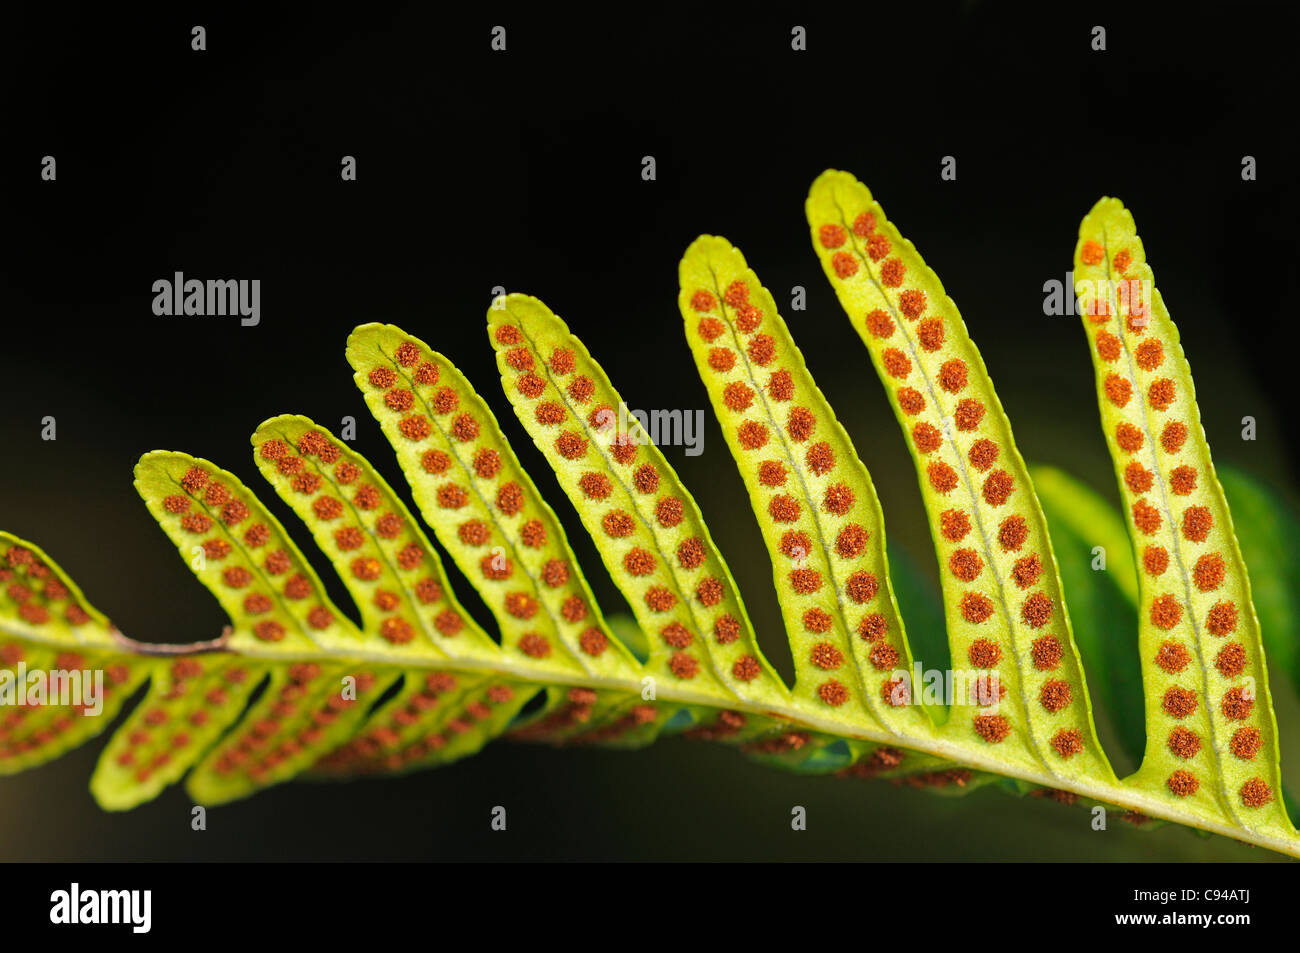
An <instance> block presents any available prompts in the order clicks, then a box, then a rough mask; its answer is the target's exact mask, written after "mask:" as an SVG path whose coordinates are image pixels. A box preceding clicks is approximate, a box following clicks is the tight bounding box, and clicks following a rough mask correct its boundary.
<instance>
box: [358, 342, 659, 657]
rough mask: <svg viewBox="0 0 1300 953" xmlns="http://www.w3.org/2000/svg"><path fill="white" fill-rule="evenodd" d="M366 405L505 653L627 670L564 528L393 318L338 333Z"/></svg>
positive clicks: (436, 357)
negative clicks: (343, 335) (495, 627)
mask: <svg viewBox="0 0 1300 953" xmlns="http://www.w3.org/2000/svg"><path fill="white" fill-rule="evenodd" d="M347 355H348V361H349V362H350V363H351V364H352V367H353V369H354V370H355V372H356V373H355V375H354V379H355V380H356V383H357V386H358V387H359V388H360V389H361V391H362V393H363V394H364V395H365V399H366V404H367V406H368V407H369V408H370V410H371V412H372V413H373V414H374V415H375V417H376V419H377V420H378V421H379V423H380V425H381V426H382V427H383V430H384V434H385V436H387V437H388V440H389V442H390V443H391V444H392V445H393V449H394V450H395V451H396V452H397V460H398V463H399V464H400V466H401V467H402V472H403V473H404V474H405V476H406V479H407V481H408V482H409V483H410V485H411V490H412V493H413V495H414V497H415V502H416V505H417V506H418V507H419V509H420V513H421V515H422V516H423V517H424V519H425V522H427V523H428V524H429V526H430V527H431V528H432V529H433V531H434V533H435V534H436V535H437V537H438V541H439V542H440V543H442V545H443V547H444V548H446V550H447V551H448V552H449V553H450V554H451V556H452V558H453V559H454V560H455V561H456V564H457V566H459V567H460V570H461V572H462V573H464V574H465V576H466V578H468V579H469V580H470V582H471V583H472V584H473V585H474V586H475V588H476V589H477V590H478V591H479V593H480V595H482V597H483V599H484V602H486V603H487V605H488V608H489V609H491V610H492V613H493V615H494V616H495V617H496V619H497V622H498V624H499V626H500V628H501V633H502V643H501V644H502V650H503V651H504V652H505V653H506V655H507V656H508V657H513V658H516V659H519V660H521V661H524V662H527V663H528V666H529V668H530V669H532V670H541V669H551V670H554V671H557V672H564V673H565V674H566V675H568V676H570V678H575V677H577V676H580V675H588V676H596V677H598V678H605V679H611V680H614V679H635V678H636V677H637V676H638V674H639V672H640V666H639V664H638V663H637V662H636V660H635V659H634V658H633V657H632V655H631V653H630V652H628V651H627V649H626V648H625V647H624V646H623V645H622V643H620V642H619V641H618V639H617V638H615V637H614V634H613V632H612V631H611V630H610V629H609V627H608V626H607V625H606V624H605V621H604V618H603V617H602V615H601V612H600V608H599V607H598V606H597V605H596V601H595V599H594V598H593V597H592V594H591V589H590V587H589V586H588V585H587V581H586V579H585V578H584V577H583V576H582V573H581V571H580V569H579V568H578V564H577V560H576V559H575V558H574V555H573V551H572V549H571V548H570V547H569V543H568V539H567V537H566V536H565V534H564V528H563V527H562V526H561V525H560V522H559V520H558V519H556V517H555V513H554V511H553V510H552V509H551V508H550V506H548V505H547V503H546V502H545V501H544V500H543V499H542V497H541V495H540V494H539V493H538V492H537V488H536V486H534V485H533V481H532V479H531V478H530V477H529V476H528V474H527V473H525V472H524V469H523V467H522V466H520V464H519V460H518V458H517V457H516V456H515V453H514V451H513V450H512V449H511V448H510V445H509V443H508V442H507V441H506V438H505V436H504V435H503V434H502V433H501V428H500V427H499V426H498V424H497V421H496V417H495V416H494V415H493V414H492V411H491V409H489V407H488V406H487V404H486V403H485V402H484V401H483V399H482V398H481V397H480V396H479V395H478V393H477V392H476V391H475V390H474V388H473V387H472V386H471V385H470V383H469V381H467V380H466V379H465V377H464V375H462V374H461V373H460V371H459V370H457V369H456V367H455V365H453V364H452V363H451V362H450V361H448V360H447V359H446V358H445V357H443V356H442V355H441V354H438V353H437V352H435V351H433V350H432V349H431V348H430V347H429V346H428V345H427V344H425V343H424V342H423V341H420V340H418V339H417V338H414V337H412V336H411V335H409V334H407V333H406V332H405V331H403V330H401V329H400V328H396V327H393V326H392V325H379V324H367V325H362V326H361V327H358V328H357V329H356V330H354V331H353V332H352V335H351V336H350V337H349V338H348V349H347Z"/></svg>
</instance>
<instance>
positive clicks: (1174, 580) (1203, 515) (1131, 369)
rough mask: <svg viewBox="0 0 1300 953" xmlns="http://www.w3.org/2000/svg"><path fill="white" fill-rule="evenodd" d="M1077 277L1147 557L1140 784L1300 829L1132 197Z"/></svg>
mask: <svg viewBox="0 0 1300 953" xmlns="http://www.w3.org/2000/svg"><path fill="white" fill-rule="evenodd" d="M1075 280H1076V290H1077V291H1078V293H1079V300H1080V313H1081V315H1082V320H1083V324H1084V327H1085V328H1086V330H1087V334H1088V339H1089V343H1090V345H1091V347H1090V351H1091V353H1092V357H1093V364H1094V367H1095V370H1096V380H1097V393H1098V403H1099V405H1100V408H1101V419H1102V429H1103V431H1104V433H1105V436H1106V442H1107V446H1108V447H1109V449H1110V452H1111V457H1112V459H1113V460H1114V463H1115V472H1116V475H1117V476H1118V478H1119V487H1120V494H1121V496H1122V498H1123V500H1124V507H1125V510H1126V511H1127V518H1128V522H1129V527H1130V534H1131V536H1132V538H1133V543H1134V547H1135V548H1136V549H1137V550H1138V551H1139V553H1138V563H1139V565H1140V567H1141V572H1140V573H1139V590H1140V593H1141V601H1140V607H1139V628H1138V644H1139V648H1140V651H1141V657H1142V675H1143V681H1144V684H1145V688H1146V692H1145V694H1146V715H1147V719H1146V721H1147V748H1146V756H1145V758H1144V759H1143V762H1142V767H1141V768H1140V769H1139V771H1138V773H1137V775H1135V776H1134V777H1133V778H1132V779H1131V783H1132V784H1135V785H1141V786H1143V787H1145V788H1146V789H1148V790H1150V791H1153V792H1155V793H1156V795H1157V796H1159V797H1160V798H1162V799H1164V800H1166V801H1168V802H1169V803H1176V804H1178V805H1179V808H1180V809H1181V810H1185V811H1188V812H1192V813H1195V814H1197V815H1199V816H1200V817H1202V818H1204V819H1205V820H1207V821H1212V822H1217V823H1225V824H1229V825H1232V826H1234V827H1244V828H1247V829H1250V830H1255V831H1260V832H1265V833H1268V834H1271V835H1274V836H1290V835H1292V834H1293V833H1294V828H1293V827H1292V825H1291V822H1290V819H1289V818H1288V817H1287V816H1286V811H1285V809H1284V808H1283V806H1282V802H1281V798H1280V797H1279V796H1278V793H1277V792H1279V791H1280V790H1281V774H1280V769H1279V759H1278V749H1277V724H1276V721H1275V718H1274V715H1273V705H1272V701H1271V699H1270V697H1269V686H1268V673H1267V669H1266V667H1265V662H1264V650H1263V645H1262V642H1261V640H1260V634H1259V623H1258V621H1257V619H1256V617H1255V609H1254V606H1253V604H1252V601H1251V594H1250V582H1249V580H1248V579H1247V577H1246V568H1245V564H1244V562H1243V561H1242V558H1241V553H1240V550H1239V547H1238V544H1237V539H1236V536H1235V534H1234V533H1233V528H1232V517H1231V515H1230V513H1229V511H1228V506H1227V503H1226V502H1225V500H1224V497H1223V490H1222V488H1221V487H1220V485H1219V481H1218V478H1217V477H1216V476H1215V473H1214V464H1213V462H1212V461H1211V459H1210V451H1209V447H1208V445H1207V444H1206V441H1205V432H1204V429H1203V428H1202V426H1201V419H1200V410H1199V408H1198V407H1197V405H1196V394H1195V389H1194V387H1193V384H1192V376H1191V371H1190V369H1189V368H1188V365H1187V360H1186V358H1185V357H1184V356H1183V350H1182V346H1181V345H1180V343H1179V339H1178V332H1177V329H1176V328H1175V327H1174V324H1173V322H1172V321H1171V320H1170V317H1169V313H1168V311H1167V310H1166V308H1165V304H1164V301H1163V299H1162V298H1161V295H1160V292H1159V291H1158V290H1156V289H1155V280H1154V276H1153V274H1152V271H1151V268H1150V266H1148V264H1147V261H1146V254H1145V251H1144V250H1143V247H1142V241H1141V239H1140V238H1138V235H1137V229H1136V226H1135V225H1134V223H1133V217H1132V215H1130V214H1129V212H1128V210H1127V209H1125V208H1124V206H1123V205H1122V204H1121V203H1120V202H1119V201H1118V200H1116V199H1110V198H1104V199H1102V200H1100V201H1099V202H1098V203H1097V204H1096V205H1095V206H1094V207H1093V208H1092V210H1091V211H1090V212H1089V213H1088V215H1087V216H1086V217H1085V218H1084V220H1083V223H1082V225H1081V226H1080V228H1079V241H1078V244H1077V246H1076V248H1075Z"/></svg>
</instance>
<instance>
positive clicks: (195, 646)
mask: <svg viewBox="0 0 1300 953" xmlns="http://www.w3.org/2000/svg"><path fill="white" fill-rule="evenodd" d="M234 631H235V630H234V629H232V628H231V627H230V626H226V627H225V628H223V629H222V630H221V634H220V635H219V636H217V637H216V638H215V639H209V640H208V641H206V642H188V643H186V644H184V645H172V644H164V643H157V642H137V641H136V640H135V639H133V638H131V637H129V636H126V635H123V634H122V633H121V632H119V631H118V630H117V629H113V630H112V633H111V634H112V636H113V641H114V642H116V643H117V644H118V645H120V646H121V647H122V648H123V649H125V650H126V651H128V652H130V653H132V654H133V655H199V654H201V653H204V652H226V651H229V650H228V649H227V648H226V643H228V642H229V641H230V637H231V635H233V634H234Z"/></svg>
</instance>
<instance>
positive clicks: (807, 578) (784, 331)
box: [678, 236, 931, 757]
mask: <svg viewBox="0 0 1300 953" xmlns="http://www.w3.org/2000/svg"><path fill="white" fill-rule="evenodd" d="M678 273H679V284H680V294H679V301H678V304H679V306H680V308H681V312H682V316H683V318H684V319H685V321H686V338H687V341H688V343H689V344H690V347H691V352H692V354H693V355H694V357H695V364H696V367H697V369H698V370H699V373H700V377H701V379H703V381H704V383H705V386H706V388H707V390H708V393H709V399H710V400H711V401H712V403H713V409H714V412H715V413H716V414H717V416H718V419H719V420H720V421H721V423H722V430H723V434H724V435H725V436H726V439H727V445H728V447H730V449H731V453H732V456H733V457H735V459H736V463H737V465H738V466H739V468H740V472H741V475H742V477H743V478H744V481H745V486H746V489H747V490H748V491H749V498H750V504H751V505H752V507H753V509H754V515H755V517H756V518H757V520H758V522H759V525H760V527H761V528H762V531H763V539H764V541H765V542H766V543H767V548H768V552H769V554H770V556H771V559H772V574H773V582H774V584H775V587H776V592H777V598H778V599H779V601H780V604H781V611H782V617H783V619H784V620H785V627H786V632H787V634H788V637H789V639H790V646H791V651H792V653H793V656H794V663H795V673H796V678H795V686H794V695H795V698H796V700H797V701H798V702H799V703H800V704H801V705H803V706H804V707H806V708H808V709H809V710H810V711H812V712H815V713H816V715H817V716H818V717H819V718H820V719H822V720H824V721H828V722H834V721H842V722H845V723H846V724H849V725H853V724H858V725H860V724H863V722H864V720H865V722H866V723H867V724H870V725H873V726H883V727H885V728H888V729H889V730H893V731H896V732H903V733H922V734H924V733H929V731H930V730H931V725H930V723H929V721H928V719H927V718H926V717H925V714H924V711H923V710H922V709H921V708H920V706H919V705H914V704H912V701H913V699H912V695H911V692H910V691H909V690H908V687H907V686H908V684H909V682H910V678H911V671H912V653H911V650H910V649H909V647H908V644H907V635H906V632H905V631H904V627H903V621H902V617H901V615H900V614H899V612H898V606H897V603H896V602H895V600H894V594H893V588H892V586H891V584H890V580H889V566H888V563H887V560H886V557H885V532H884V519H883V515H882V514H881V510H880V501H879V499H878V498H877V496H876V492H875V487H874V486H873V485H872V483H871V477H870V475H869V474H868V473H867V469H866V467H865V466H864V465H863V464H862V461H861V460H860V459H859V458H858V455H857V451H856V450H855V449H854V447H853V444H852V442H851V441H850V440H849V436H848V434H847V433H846V432H845V431H844V428H843V427H842V426H841V425H840V423H839V421H838V420H837V419H836V417H835V414H834V411H832V409H831V406H830V404H829V403H828V402H827V400H826V398H825V397H824V396H823V395H822V392H821V391H820V390H819V389H818V387H817V385H816V383H815V382H814V381H813V379H812V375H811V374H810V373H809V372H808V369H807V367H806V365H805V363H804V359H803V355H802V354H801V353H800V351H799V349H798V347H797V346H796V345H795V343H794V340H793V338H792V337H791V335H790V331H789V329H788V328H787V326H786V323H785V321H784V320H783V319H782V317H781V315H780V314H779V313H778V311H777V307H776V302H775V300H774V299H773V298H772V295H771V294H770V293H769V292H768V290H767V289H766V288H765V287H763V285H762V284H761V282H760V281H759V280H758V276H757V275H756V274H755V273H754V272H753V270H752V269H750V268H749V266H748V265H747V264H746V262H745V259H744V256H743V255H742V254H741V253H740V251H739V249H737V248H735V247H734V246H732V245H731V244H730V243H729V242H728V241H726V239H723V238H715V237H712V236H704V237H702V238H699V239H697V240H696V241H695V242H694V243H693V244H692V245H691V247H690V248H689V249H687V252H686V255H685V257H683V259H682V262H681V265H680V267H679V270H678ZM918 701H919V699H918ZM806 756H807V755H806V753H805V754H804V755H803V757H806Z"/></svg>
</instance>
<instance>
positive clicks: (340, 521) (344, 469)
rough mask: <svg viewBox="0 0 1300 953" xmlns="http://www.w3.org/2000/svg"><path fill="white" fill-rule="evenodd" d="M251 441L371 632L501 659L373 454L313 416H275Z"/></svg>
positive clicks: (443, 654) (425, 649) (451, 652)
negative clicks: (378, 470) (455, 592)
mask: <svg viewBox="0 0 1300 953" xmlns="http://www.w3.org/2000/svg"><path fill="white" fill-rule="evenodd" d="M252 440H253V446H254V448H255V449H256V453H255V457H256V459H257V465H258V468H259V469H260V470H261V471H262V476H264V477H266V479H267V481H268V482H269V483H270V484H271V486H272V487H274V488H275V491H276V492H277V493H278V494H279V495H280V498H281V499H283V500H284V501H285V502H286V503H288V504H289V505H290V506H291V507H292V508H293V511H294V512H295V513H297V514H298V517H299V518H300V519H301V520H302V521H303V522H304V523H305V524H306V525H307V526H308V527H309V528H310V529H311V531H312V536H313V537H314V538H315V540H316V545H317V546H319V547H320V548H321V550H322V551H323V552H325V553H327V554H328V555H329V557H330V560H331V562H332V563H333V565H334V568H335V570H336V571H337V572H338V574H339V578H340V579H342V581H343V584H344V585H345V586H346V587H347V590H348V592H349V593H350V594H351V596H352V599H353V601H354V602H355V603H356V604H357V607H358V609H359V610H360V612H361V621H362V629H361V631H362V633H363V636H364V634H366V633H368V634H369V636H370V637H372V638H373V636H374V635H376V634H377V635H378V636H379V637H380V638H382V639H383V640H384V642H386V643H387V644H388V645H390V646H393V647H395V648H397V649H398V650H400V651H401V653H402V654H403V655H405V654H408V653H409V654H410V655H412V656H420V657H425V658H433V659H445V658H448V657H453V656H454V657H456V658H462V659H463V658H471V659H479V660H482V659H486V658H492V657H496V655H497V647H496V645H495V644H494V643H493V642H492V640H491V639H490V638H489V637H488V636H487V634H486V633H485V632H483V630H482V629H480V628H479V626H478V625H477V623H475V622H474V621H473V619H471V618H470V617H469V615H468V614H467V613H466V612H465V611H464V609H462V608H461V606H460V605H459V603H457V602H456V599H455V596H454V595H453V594H452V591H451V586H450V583H449V582H448V581H447V573H446V570H444V569H443V566H442V560H441V559H440V558H439V556H438V554H437V553H436V552H435V551H434V549H433V546H432V545H431V544H430V542H429V540H428V538H427V537H426V536H425V535H424V531H423V530H422V529H421V528H420V525H419V524H418V523H417V522H416V521H415V519H414V518H413V517H412V516H411V513H410V511H409V510H407V508H406V505H405V504H404V503H403V502H402V501H401V500H400V499H399V498H398V496H397V494H396V493H394V492H393V490H392V488H391V487H389V485H388V483H387V482H385V480H384V479H383V478H382V477H381V476H379V474H378V473H376V472H375V469H374V467H372V466H371V465H370V463H369V461H368V460H366V459H365V458H364V457H363V456H361V455H360V454H359V453H356V452H354V451H353V450H351V449H350V448H349V447H348V446H347V445H346V444H344V443H342V442H341V441H339V440H337V439H336V438H335V437H334V436H333V435H332V434H330V433H329V432H328V431H326V430H325V429H324V428H322V427H320V426H318V425H317V424H316V423H314V422H313V421H311V420H309V419H308V418H306V417H300V416H289V415H284V416H280V417H273V418H271V419H270V420H268V421H266V422H265V423H263V424H262V425H261V426H260V427H258V428H257V431H256V432H255V433H254V434H253V438H252Z"/></svg>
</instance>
